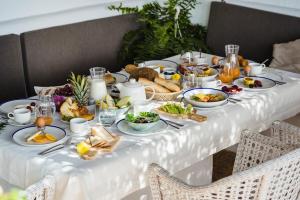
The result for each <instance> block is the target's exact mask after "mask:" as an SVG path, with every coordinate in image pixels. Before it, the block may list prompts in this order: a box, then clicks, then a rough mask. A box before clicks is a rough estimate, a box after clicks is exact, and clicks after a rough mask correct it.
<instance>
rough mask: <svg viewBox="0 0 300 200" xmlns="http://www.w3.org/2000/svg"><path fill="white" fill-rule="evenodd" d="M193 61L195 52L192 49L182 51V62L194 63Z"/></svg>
mask: <svg viewBox="0 0 300 200" xmlns="http://www.w3.org/2000/svg"><path fill="white" fill-rule="evenodd" d="M192 61H193V52H192V51H187V52H185V51H181V54H180V62H181V64H183V63H188V64H190V63H192Z"/></svg>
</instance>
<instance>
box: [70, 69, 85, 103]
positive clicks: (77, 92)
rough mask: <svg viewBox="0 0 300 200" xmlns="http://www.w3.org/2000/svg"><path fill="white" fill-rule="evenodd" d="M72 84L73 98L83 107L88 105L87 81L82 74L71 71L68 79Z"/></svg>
mask: <svg viewBox="0 0 300 200" xmlns="http://www.w3.org/2000/svg"><path fill="white" fill-rule="evenodd" d="M69 81H70V82H71V84H72V86H73V91H74V96H75V100H76V102H77V103H78V106H79V107H84V106H87V105H88V99H89V94H88V81H87V78H86V77H85V76H84V75H75V74H74V73H73V72H71V75H70V79H69Z"/></svg>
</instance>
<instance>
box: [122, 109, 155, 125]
mask: <svg viewBox="0 0 300 200" xmlns="http://www.w3.org/2000/svg"><path fill="white" fill-rule="evenodd" d="M125 119H126V121H128V122H132V123H143V124H144V123H152V122H156V121H158V120H159V115H158V114H156V113H153V112H140V113H139V115H134V114H132V113H128V114H127V115H126V117H125Z"/></svg>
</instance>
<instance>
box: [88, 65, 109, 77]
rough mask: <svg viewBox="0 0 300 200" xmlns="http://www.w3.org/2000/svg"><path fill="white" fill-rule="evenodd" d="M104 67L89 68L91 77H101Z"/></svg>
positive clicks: (104, 70) (103, 73)
mask: <svg viewBox="0 0 300 200" xmlns="http://www.w3.org/2000/svg"><path fill="white" fill-rule="evenodd" d="M105 72H106V69H105V68H104V67H93V68H90V75H91V78H92V79H103V78H104V75H105Z"/></svg>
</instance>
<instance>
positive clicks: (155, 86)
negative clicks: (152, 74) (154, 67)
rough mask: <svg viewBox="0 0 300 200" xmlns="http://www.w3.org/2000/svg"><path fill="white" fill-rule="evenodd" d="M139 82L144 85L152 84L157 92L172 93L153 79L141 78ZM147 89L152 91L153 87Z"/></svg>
mask: <svg viewBox="0 0 300 200" xmlns="http://www.w3.org/2000/svg"><path fill="white" fill-rule="evenodd" d="M139 83H141V84H142V85H144V86H152V87H153V88H154V90H155V92H157V93H170V92H171V91H170V90H168V89H167V88H164V87H163V86H160V85H158V84H157V83H154V82H153V81H149V80H148V79H146V78H139ZM146 90H147V91H152V90H151V89H149V90H148V88H146Z"/></svg>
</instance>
